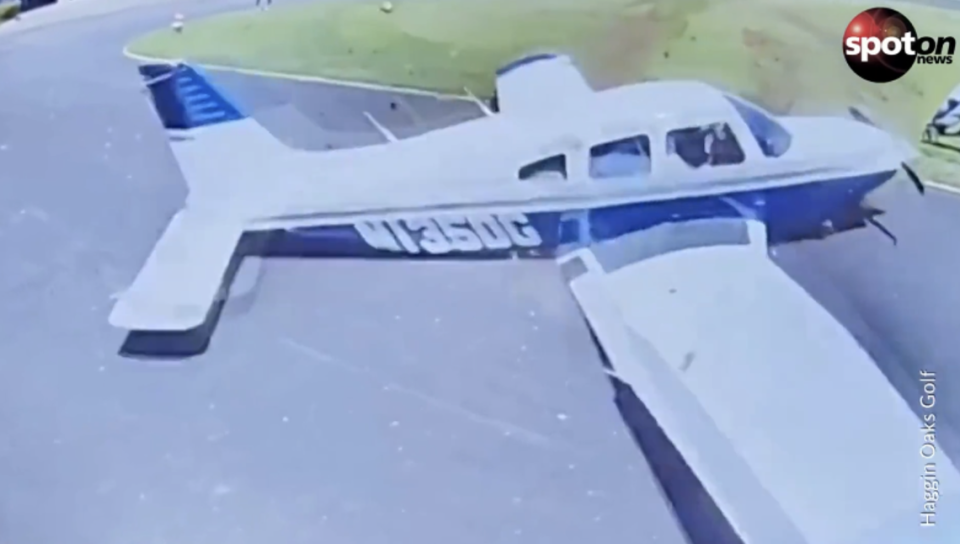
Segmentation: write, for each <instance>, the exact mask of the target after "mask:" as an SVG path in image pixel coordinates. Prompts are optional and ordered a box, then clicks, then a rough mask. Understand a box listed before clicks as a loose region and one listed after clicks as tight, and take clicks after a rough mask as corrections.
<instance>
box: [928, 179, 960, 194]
mask: <svg viewBox="0 0 960 544" xmlns="http://www.w3.org/2000/svg"><path fill="white" fill-rule="evenodd" d="M924 184H925V185H926V186H927V187H929V188H931V189H936V190H938V191H943V192H944V193H950V194H952V195H958V196H960V187H954V186H953V185H947V184H946V183H941V182H939V181H925V182H924Z"/></svg>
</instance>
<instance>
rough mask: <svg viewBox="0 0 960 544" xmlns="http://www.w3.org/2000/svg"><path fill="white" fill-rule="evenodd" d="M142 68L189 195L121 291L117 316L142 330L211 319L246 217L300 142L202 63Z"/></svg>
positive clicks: (115, 321)
mask: <svg viewBox="0 0 960 544" xmlns="http://www.w3.org/2000/svg"><path fill="white" fill-rule="evenodd" d="M140 74H141V75H142V76H143V78H144V80H145V84H146V86H147V89H148V91H149V93H150V98H151V101H152V102H153V106H154V108H155V110H156V112H157V116H158V117H159V118H160V121H161V123H162V124H163V127H164V129H166V131H167V133H168V135H169V136H170V149H171V150H172V151H173V155H174V157H175V158H176V160H177V162H178V164H179V166H180V170H181V172H182V173H183V176H184V178H185V179H186V182H187V186H188V188H189V195H188V197H187V202H186V205H185V207H184V209H182V210H180V211H179V212H178V213H177V215H176V216H174V217H173V219H172V220H171V221H170V225H169V226H168V227H167V229H166V231H165V232H164V233H163V235H162V236H161V237H160V240H159V241H157V245H156V246H155V247H154V249H153V252H152V253H151V255H150V256H149V257H148V258H147V262H146V263H145V264H144V266H143V268H142V269H141V270H140V273H139V274H138V275H137V277H136V278H135V279H134V281H133V283H132V285H131V286H130V287H129V289H127V290H126V291H125V292H124V293H121V294H120V295H119V296H118V298H117V301H116V304H115V306H114V308H113V312H112V313H111V314H110V323H111V324H112V325H114V326H116V327H119V328H124V329H130V330H138V331H153V332H157V331H166V332H182V331H188V330H191V329H195V328H197V327H199V326H201V325H203V324H204V323H205V321H206V320H207V318H208V317H209V316H210V315H211V314H210V312H211V311H212V309H213V308H214V305H215V304H216V303H217V302H218V301H219V300H221V299H222V298H223V296H224V292H225V291H224V289H225V288H226V286H225V285H224V282H225V280H226V279H227V276H228V275H229V274H228V272H229V270H230V268H231V265H232V263H233V262H234V259H235V257H236V252H237V245H238V244H239V242H240V240H241V238H242V237H243V234H244V231H245V226H246V224H247V219H248V218H249V217H251V216H252V215H256V214H257V212H258V211H259V206H260V205H261V204H262V201H263V199H264V194H265V191H267V190H269V189H270V188H271V183H275V181H276V172H277V163H278V159H280V160H282V159H283V158H285V157H287V156H289V155H290V154H291V153H293V151H292V150H291V149H290V148H288V147H286V146H285V145H283V143H281V142H280V141H279V140H277V139H276V138H274V137H273V136H272V135H271V134H270V133H269V132H268V131H267V130H266V129H265V128H264V127H263V126H261V125H260V124H259V123H257V122H256V121H255V120H254V119H252V118H250V117H249V116H248V115H247V114H245V113H244V112H243V111H242V110H241V109H240V108H239V107H238V106H237V105H236V103H235V102H233V101H231V100H230V99H228V98H227V97H226V95H225V94H224V93H223V92H222V91H220V90H219V89H217V88H216V87H215V86H214V85H213V84H212V83H211V82H210V80H209V79H208V78H207V77H206V76H205V75H204V74H203V73H201V72H200V71H199V70H198V69H196V68H194V67H191V66H188V65H186V64H148V65H144V66H141V67H140ZM267 194H269V193H267Z"/></svg>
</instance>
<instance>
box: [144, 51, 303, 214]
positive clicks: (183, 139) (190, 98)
mask: <svg viewBox="0 0 960 544" xmlns="http://www.w3.org/2000/svg"><path fill="white" fill-rule="evenodd" d="M140 75H141V76H143V78H144V83H145V85H146V87H147V90H148V91H149V94H150V99H151V102H152V105H153V107H154V109H155V110H156V113H157V117H159V118H160V121H161V123H162V124H163V127H164V129H166V131H167V134H168V136H169V143H170V149H171V150H172V151H173V155H174V157H175V158H176V159H177V162H178V163H179V165H180V171H181V172H182V173H183V177H184V178H185V180H186V182H187V186H188V187H189V189H190V196H189V199H190V200H189V202H197V201H201V202H202V203H203V204H204V205H207V204H212V205H214V206H216V207H218V208H220V209H223V208H225V207H226V206H228V203H229V205H232V206H237V204H238V200H248V201H249V200H255V199H256V194H257V192H258V191H260V190H261V189H262V187H263V186H264V185H265V184H266V183H267V180H269V179H270V178H271V177H272V176H273V175H275V173H273V174H272V173H271V169H273V168H274V167H275V165H276V163H277V160H278V159H283V158H285V157H286V156H287V155H289V154H291V153H293V152H294V151H293V150H292V149H290V148H289V147H287V146H286V145H284V144H283V142H281V141H280V140H278V139H276V138H275V137H274V136H273V135H272V134H270V132H269V131H267V129H266V128H264V127H263V125H261V124H260V123H258V122H257V121H256V120H255V119H253V118H252V117H250V116H249V115H248V114H247V113H246V112H244V111H243V110H242V109H241V108H240V107H239V106H238V105H237V103H236V102H234V101H233V100H231V99H229V98H228V97H227V95H226V94H225V93H224V92H223V91H222V90H220V89H218V88H217V87H216V86H215V85H214V84H213V83H212V82H211V81H210V79H209V78H208V77H207V75H206V74H204V73H203V72H202V71H201V70H200V69H199V68H196V67H193V66H190V65H187V64H184V63H176V64H145V65H141V66H140ZM226 159H229V160H226ZM189 202H188V203H189Z"/></svg>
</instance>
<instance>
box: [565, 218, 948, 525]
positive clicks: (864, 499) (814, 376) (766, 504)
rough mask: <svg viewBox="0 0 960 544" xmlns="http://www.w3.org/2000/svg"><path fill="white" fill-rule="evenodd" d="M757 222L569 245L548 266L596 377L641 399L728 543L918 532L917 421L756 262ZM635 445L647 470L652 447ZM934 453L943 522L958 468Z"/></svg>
mask: <svg viewBox="0 0 960 544" xmlns="http://www.w3.org/2000/svg"><path fill="white" fill-rule="evenodd" d="M764 228H765V227H763V225H762V224H761V223H759V222H754V221H751V220H747V221H746V222H745V223H744V222H742V221H738V220H735V219H723V220H720V219H709V220H702V221H693V222H686V223H675V224H666V225H663V226H661V227H655V228H653V229H650V230H648V231H643V232H639V233H635V234H632V235H629V236H627V237H625V238H621V239H619V240H616V241H611V242H607V243H603V244H600V245H597V246H594V247H593V248H591V249H583V250H578V251H576V252H574V253H571V254H570V255H569V256H567V258H566V259H565V262H564V263H563V268H564V269H565V270H566V271H567V272H566V275H567V278H568V280H569V284H570V288H571V291H572V292H573V294H574V297H575V298H576V301H577V303H578V304H579V306H580V308H581V310H582V312H583V315H584V316H585V318H586V320H587V321H588V322H589V326H590V328H591V329H592V331H593V333H594V336H595V338H596V341H597V344H598V346H599V347H600V348H601V350H602V351H603V352H604V354H605V356H606V359H607V360H608V362H609V365H610V366H609V368H610V370H609V373H610V374H611V376H612V379H615V380H618V381H619V382H620V383H623V384H626V385H627V386H629V387H630V388H631V390H632V391H633V394H635V395H636V396H637V397H638V398H639V399H640V400H641V401H642V403H643V405H644V406H645V407H646V409H647V410H648V411H649V413H650V415H651V416H652V418H653V419H654V420H655V421H656V424H657V426H659V427H660V428H661V429H662V431H663V432H664V433H665V434H666V435H667V437H669V439H670V442H672V445H673V447H674V448H675V449H676V451H677V452H678V453H679V455H681V456H682V457H683V460H684V462H685V463H686V464H687V465H688V466H689V468H690V470H691V471H692V472H693V473H694V474H695V475H696V477H697V479H698V480H699V481H700V484H701V485H702V486H703V488H704V489H705V490H706V491H707V492H708V493H709V495H710V496H711V497H712V499H713V501H714V502H715V504H716V505H717V507H718V508H719V510H720V511H721V512H722V513H723V515H724V516H725V518H726V519H727V520H728V521H729V523H730V525H731V526H732V528H733V530H734V531H736V532H737V533H738V534H739V536H740V538H741V539H742V541H743V542H777V543H780V544H793V543H796V544H801V543H807V542H836V543H839V542H851V543H852V542H920V541H922V540H925V538H924V537H925V536H926V535H925V534H924V535H921V534H920V533H923V532H924V530H925V528H924V527H922V526H921V524H920V521H921V520H920V516H919V515H918V514H917V513H918V512H919V511H920V509H921V507H922V501H923V495H922V493H921V491H920V484H919V483H918V479H920V478H921V476H922V475H923V474H925V472H924V471H925V470H927V471H928V472H929V470H930V468H929V461H927V460H925V459H923V457H922V456H921V454H920V453H918V448H920V447H921V445H922V440H923V437H922V436H920V435H918V431H917V429H918V428H921V427H922V423H921V422H920V420H919V418H918V417H917V416H916V415H915V414H914V412H913V411H912V409H911V407H910V406H909V405H908V404H907V402H906V401H905V400H904V399H903V398H902V397H901V396H900V395H899V394H898V393H897V391H896V390H895V389H894V388H893V386H892V385H891V384H890V382H889V381H888V380H887V378H886V376H885V375H884V374H883V373H882V372H881V371H880V370H879V369H878V367H877V366H876V364H875V363H874V361H873V360H872V359H871V358H870V356H869V355H868V354H867V353H866V352H865V351H864V350H863V349H862V348H861V347H860V345H859V344H858V343H857V341H856V340H855V339H854V338H853V337H852V335H850V334H849V333H848V332H847V330H846V329H845V328H844V327H843V326H842V324H840V323H839V322H838V321H836V320H835V319H834V318H833V317H832V316H831V315H830V314H829V313H828V312H827V311H826V310H825V309H824V308H822V307H821V306H820V305H819V304H818V303H817V302H816V301H815V300H814V299H813V298H812V297H810V295H808V294H807V293H806V291H804V289H803V288H802V287H801V286H799V285H798V284H797V283H795V282H794V281H793V280H792V279H791V278H790V277H789V276H788V275H786V273H785V272H783V271H782V270H781V269H780V268H779V267H778V266H777V265H776V264H775V263H773V262H772V261H771V260H770V258H769V256H768V255H767V248H766V241H765V239H764V235H763V232H762V231H763V230H764ZM751 231H752V232H751ZM615 383H616V382H615ZM647 434H649V431H647ZM638 440H640V441H641V447H643V448H644V453H645V454H646V455H647V457H648V458H649V459H650V460H651V464H652V465H655V464H656V463H657V462H658V458H659V457H663V456H664V455H666V454H665V453H664V452H663V451H662V450H663V448H660V449H658V448H657V447H656V446H652V445H650V444H646V445H644V444H643V441H642V439H638ZM936 455H937V462H936V478H937V479H938V481H939V485H940V489H942V490H946V489H954V491H952V492H949V496H948V492H944V491H941V493H940V496H939V504H938V505H937V513H940V514H941V515H940V516H938V518H939V519H947V518H943V517H942V516H943V512H946V511H947V510H950V511H951V512H954V511H956V508H957V507H958V506H960V496H958V492H957V491H956V489H955V488H954V487H953V486H955V485H956V484H948V483H946V482H948V481H949V482H958V480H960V474H958V472H957V469H956V467H955V466H954V464H953V462H952V461H951V460H950V459H949V458H948V457H947V456H946V454H945V452H942V451H940V450H939V448H938V450H937V454H936ZM850 467H856V470H851V469H850ZM925 467H926V468H925ZM667 493H668V495H669V494H670V490H669V489H667ZM681 502H682V501H681ZM689 502H695V501H687V503H688V504H679V505H675V507H676V508H677V511H678V516H682V515H683V509H684V508H693V506H691V505H690V504H689ZM891 520H892V521H891ZM894 522H895V523H894ZM880 527H886V528H887V529H886V531H887V532H884V533H883V538H880V539H879V540H877V539H874V540H870V539H869V538H868V535H873V537H876V536H877V530H878V529H879V528H880ZM937 529H939V527H938V528H937ZM890 530H895V531H899V533H898V534H900V533H905V532H908V531H913V533H911V534H910V535H909V537H907V538H906V539H903V538H901V539H900V540H896V539H890V536H889V535H890V533H889V531H890ZM927 532H930V531H929V530H927ZM933 532H936V529H935V530H934V531H933ZM948 532H949V531H948ZM714 536H715V537H716V535H714ZM716 540H718V541H719V540H725V539H720V538H716Z"/></svg>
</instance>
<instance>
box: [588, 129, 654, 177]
mask: <svg viewBox="0 0 960 544" xmlns="http://www.w3.org/2000/svg"><path fill="white" fill-rule="evenodd" d="M649 173H650V138H649V137H647V136H644V135H639V136H631V137H629V138H623V139H620V140H614V141H612V142H606V143H602V144H598V145H595V146H593V147H591V148H590V176H591V177H593V178H594V179H603V178H620V177H630V176H643V175H647V174H649Z"/></svg>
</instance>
